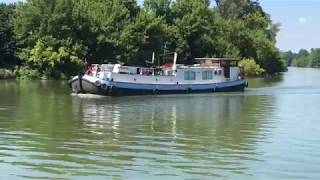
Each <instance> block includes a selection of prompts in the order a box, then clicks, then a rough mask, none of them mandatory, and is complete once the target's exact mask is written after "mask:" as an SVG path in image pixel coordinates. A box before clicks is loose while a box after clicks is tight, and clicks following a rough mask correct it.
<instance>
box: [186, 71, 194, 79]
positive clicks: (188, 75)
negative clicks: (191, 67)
mask: <svg viewBox="0 0 320 180" xmlns="http://www.w3.org/2000/svg"><path fill="white" fill-rule="evenodd" d="M184 80H196V73H195V72H194V71H185V72H184Z"/></svg>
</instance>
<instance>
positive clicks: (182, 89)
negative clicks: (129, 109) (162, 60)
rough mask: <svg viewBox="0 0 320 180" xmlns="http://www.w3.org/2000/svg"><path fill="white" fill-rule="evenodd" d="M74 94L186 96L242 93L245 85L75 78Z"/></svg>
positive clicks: (238, 81)
mask: <svg viewBox="0 0 320 180" xmlns="http://www.w3.org/2000/svg"><path fill="white" fill-rule="evenodd" d="M69 85H70V87H71V88H72V91H73V92H75V93H91V94H99V95H106V96H128V95H147V94H186V93H210V92H231V91H243V90H244V89H245V87H246V85H247V82H246V81H245V80H236V81H227V82H221V83H211V84H176V85H172V84H170V85H169V84H166V85H164V84H141V83H126V82H114V81H106V82H103V83H99V84H97V83H93V82H90V81H88V80H86V79H85V78H80V81H79V78H76V79H73V80H71V81H69Z"/></svg>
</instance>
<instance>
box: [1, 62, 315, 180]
mask: <svg viewBox="0 0 320 180" xmlns="http://www.w3.org/2000/svg"><path fill="white" fill-rule="evenodd" d="M249 86H250V87H249V88H248V89H246V91H245V92H237V93H214V94H188V95H164V96H134V97H99V96H90V95H85V96H84V95H83V96H77V95H71V94H70V89H69V87H68V85H67V82H65V81H7V80H6V81H0V179H25V178H27V179H29V178H35V179H45V178H50V179H139V180H140V179H320V70H316V69H299V68H290V69H289V72H287V73H285V74H283V75H282V76H279V77H273V78H267V79H250V80H249Z"/></svg>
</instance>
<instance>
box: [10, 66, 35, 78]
mask: <svg viewBox="0 0 320 180" xmlns="http://www.w3.org/2000/svg"><path fill="white" fill-rule="evenodd" d="M14 74H15V76H16V77H17V78H18V79H39V78H40V77H41V74H40V72H39V71H38V70H37V69H30V68H29V67H27V66H21V67H17V68H16V69H15V71H14Z"/></svg>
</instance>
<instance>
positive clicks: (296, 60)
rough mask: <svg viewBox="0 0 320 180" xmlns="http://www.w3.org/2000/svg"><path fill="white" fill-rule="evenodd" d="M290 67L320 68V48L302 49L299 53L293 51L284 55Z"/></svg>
mask: <svg viewBox="0 0 320 180" xmlns="http://www.w3.org/2000/svg"><path fill="white" fill-rule="evenodd" d="M282 57H283V59H286V60H287V63H288V65H289V66H296V67H312V68H320V48H315V49H311V50H310V51H308V50H306V49H301V50H300V51H299V52H298V53H293V52H292V51H288V52H284V53H282Z"/></svg>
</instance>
